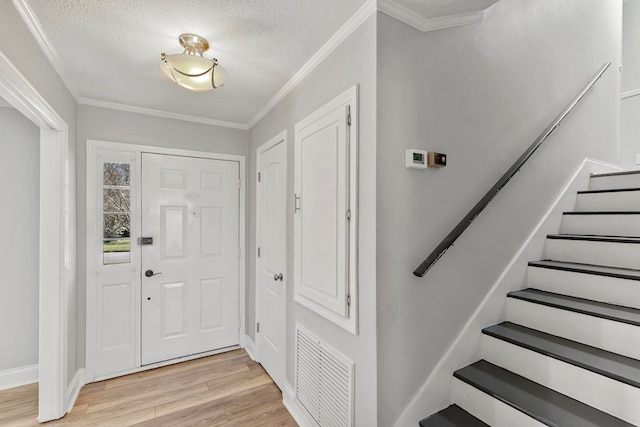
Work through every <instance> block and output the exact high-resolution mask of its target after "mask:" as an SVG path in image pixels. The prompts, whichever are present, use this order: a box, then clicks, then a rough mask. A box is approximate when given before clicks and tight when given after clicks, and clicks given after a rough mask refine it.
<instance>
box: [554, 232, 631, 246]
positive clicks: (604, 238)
mask: <svg viewBox="0 0 640 427" xmlns="http://www.w3.org/2000/svg"><path fill="white" fill-rule="evenodd" d="M547 239H552V240H583V241H590V242H608V243H633V244H640V237H618V236H593V235H581V234H549V235H547Z"/></svg>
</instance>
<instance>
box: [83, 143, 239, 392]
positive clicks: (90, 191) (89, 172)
mask: <svg viewBox="0 0 640 427" xmlns="http://www.w3.org/2000/svg"><path fill="white" fill-rule="evenodd" d="M99 150H110V151H121V152H128V153H135V154H136V159H137V166H138V167H140V164H141V162H140V160H141V158H142V153H143V152H144V153H151V154H165V155H172V156H183V157H199V158H205V159H211V160H228V161H236V162H238V163H239V168H240V184H239V185H240V189H239V190H240V194H239V209H238V212H239V231H238V234H239V235H238V244H239V248H238V249H239V251H240V258H239V264H238V270H239V271H238V291H239V293H238V298H239V307H238V316H239V319H238V321H239V330H238V342H239V345H240V347H242V348H244V347H245V319H246V316H245V294H246V227H247V221H246V156H242V155H235V154H220V153H213V152H206V151H192V150H183V149H178V148H165V147H157V146H150V145H137V144H127V143H121V142H111V141H101V140H94V139H87V156H86V165H87V167H86V182H87V183H90V182H94V181H95V174H96V173H97V171H96V163H97V162H96V160H97V154H98V151H99ZM137 181H138V182H137V186H138V187H140V185H141V181H140V180H139V179H138V180H137ZM137 193H138V194H141V193H140V188H138V189H137ZM86 197H87V205H86V213H87V217H86V222H87V223H86V230H85V231H86V248H87V254H90V255H88V256H87V257H86V277H85V280H86V283H87V292H86V306H87V310H86V349H85V355H86V380H87V382H93V381H99V380H103V379H106V378H112V377H114V376H116V375H111V376H101V377H99V378H98V377H96V357H97V353H96V342H95V341H96V329H95V328H96V320H97V319H96V317H95V315H96V312H95V310H89V309H88V308H89V307H94V306H95V302H96V294H95V288H96V272H97V269H96V267H97V266H96V265H95V264H94V263H93V262H91V261H93V260H95V256H93V255H95V254H96V253H97V252H96V251H98V250H99V248H98V247H97V245H96V241H95V238H94V236H95V233H96V230H97V227H98V224H96V215H97V211H96V197H97V194H96V188H95V186H94V185H87V188H86ZM139 204H140V201H139V200H137V201H136V206H137V212H136V221H138V223H139V221H140V219H141V218H140V215H141V212H140V206H139ZM132 240H133V236H132ZM135 268H136V269H139V268H140V267H139V266H136V267H135ZM136 292H137V293H138V294H137V296H136V301H138V302H139V301H140V295H139V294H140V279H139V278H138V282H137V283H136ZM139 321H140V320H139V319H138V320H137V322H138V327H137V330H138V331H139V330H140V327H139ZM138 340H139V337H138ZM138 343H139V341H138ZM217 353H220V351H218V350H216V351H212V352H207V353H201V354H198V355H190V356H186V357H184V358H178V359H173V360H171V361H168V362H159V363H154V364H151V365H145V366H141V359H140V354H138V355H137V356H136V365H137V366H136V367H135V368H133V369H131V370H128V371H124V372H121V373H118V374H117V376H119V375H125V374H129V373H133V372H140V371H145V370H148V369H153V368H157V367H158V366H165V365H169V364H172V363H177V362H181V361H186V360H190V359H194V358H198V357H203V356H208V355H211V354H217Z"/></svg>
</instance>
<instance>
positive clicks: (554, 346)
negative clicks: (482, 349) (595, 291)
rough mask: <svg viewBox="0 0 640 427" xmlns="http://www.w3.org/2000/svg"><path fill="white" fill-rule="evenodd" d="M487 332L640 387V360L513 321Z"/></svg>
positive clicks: (498, 337)
mask: <svg viewBox="0 0 640 427" xmlns="http://www.w3.org/2000/svg"><path fill="white" fill-rule="evenodd" d="M482 332H483V333H484V334H486V335H489V336H492V337H494V338H497V339H501V340H503V341H506V342H509V343H511V344H514V345H518V346H520V347H524V348H527V349H529V350H532V351H535V352H537V353H541V354H543V355H545V356H549V357H552V358H554V359H557V360H561V361H563V362H566V363H570V364H572V365H576V366H579V367H581V368H584V369H587V370H589V371H592V372H595V373H598V374H600V375H604V376H606V377H609V378H611V379H614V380H617V381H620V382H623V383H625V384H628V385H630V386H633V387H639V388H640V360H636V359H632V358H630V357H626V356H622V355H620V354H616V353H612V352H609V351H606V350H602V349H600V348H596V347H592V346H588V345H586V344H582V343H579V342H576V341H572V340H568V339H566V338H561V337H558V336H555V335H551V334H547V333H545V332H541V331H538V330H535V329H531V328H527V327H525V326H521V325H517V324H515V323H511V322H503V323H500V324H498V325H493V326H490V327H488V328H485V329H483V330H482Z"/></svg>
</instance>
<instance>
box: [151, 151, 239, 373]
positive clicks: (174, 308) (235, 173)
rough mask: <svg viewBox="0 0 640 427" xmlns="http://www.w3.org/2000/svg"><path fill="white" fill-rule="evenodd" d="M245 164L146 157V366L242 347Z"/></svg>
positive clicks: (174, 157) (171, 157)
mask: <svg viewBox="0 0 640 427" xmlns="http://www.w3.org/2000/svg"><path fill="white" fill-rule="evenodd" d="M239 183H240V177H239V163H238V162H234V161H223V160H211V159H201V158H190V157H179V156H167V155H160V154H148V153H143V154H142V222H141V232H142V236H144V237H151V238H153V243H152V244H146V245H143V246H142V364H143V365H147V364H151V363H155V362H160V361H164V360H169V359H173V358H178V357H183V356H187V355H192V354H197V353H201V352H206V351H211V350H216V349H220V348H224V347H229V346H233V345H237V344H238V343H239V335H238V334H239V317H238V313H239V307H238V290H239V289H238V288H239V283H238V280H239V279H238V267H239V255H240V254H239V252H240V250H239Z"/></svg>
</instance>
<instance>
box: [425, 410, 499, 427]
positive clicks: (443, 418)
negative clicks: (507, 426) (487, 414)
mask: <svg viewBox="0 0 640 427" xmlns="http://www.w3.org/2000/svg"><path fill="white" fill-rule="evenodd" d="M420 427H489V425H488V424H485V423H483V422H482V421H480V420H479V419H477V418H476V417H474V416H473V415H471V414H470V413H468V412H467V411H465V410H464V409H462V408H461V407H459V406H458V405H451V406H449V407H447V408H445V409H443V410H442V411H440V412H436V413H435V414H433V415H430V416H428V417H427V418H425V419H423V420H421V421H420Z"/></svg>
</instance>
